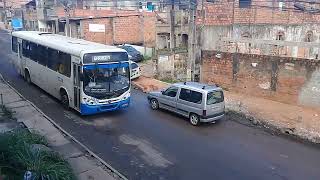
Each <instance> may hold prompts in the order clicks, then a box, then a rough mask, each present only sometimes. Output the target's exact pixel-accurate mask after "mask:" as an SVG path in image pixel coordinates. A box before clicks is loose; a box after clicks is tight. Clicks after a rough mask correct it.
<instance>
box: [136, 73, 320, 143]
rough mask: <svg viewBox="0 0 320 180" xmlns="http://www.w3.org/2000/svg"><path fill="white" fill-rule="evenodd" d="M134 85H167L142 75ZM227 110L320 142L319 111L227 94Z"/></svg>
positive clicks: (144, 87)
mask: <svg viewBox="0 0 320 180" xmlns="http://www.w3.org/2000/svg"><path fill="white" fill-rule="evenodd" d="M133 84H134V85H135V86H136V87H137V88H139V89H141V90H142V91H144V92H149V91H152V90H159V89H163V88H166V87H167V86H169V84H168V83H165V82H162V81H159V80H156V79H153V78H150V77H145V76H141V77H140V78H139V79H137V80H134V81H133ZM225 101H226V109H227V110H229V111H234V112H237V113H241V114H244V115H246V116H247V117H250V118H249V119H254V121H253V123H254V124H257V123H261V124H264V125H269V126H272V127H275V128H277V129H279V130H280V131H281V132H283V133H287V134H291V135H295V136H298V137H300V138H302V139H305V140H308V141H311V142H314V143H320V110H319V109H310V108H306V107H301V106H294V105H289V104H284V103H280V102H276V101H271V100H267V99H263V98H258V97H252V96H245V95H242V94H236V93H233V92H230V91H225Z"/></svg>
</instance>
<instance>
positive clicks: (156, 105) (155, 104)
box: [150, 99, 159, 110]
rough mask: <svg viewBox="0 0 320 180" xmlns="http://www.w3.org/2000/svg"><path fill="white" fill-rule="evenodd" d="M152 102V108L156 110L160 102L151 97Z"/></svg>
mask: <svg viewBox="0 0 320 180" xmlns="http://www.w3.org/2000/svg"><path fill="white" fill-rule="evenodd" d="M150 104H151V109H153V110H156V109H158V108H159V103H158V101H157V100H156V99H151V100H150Z"/></svg>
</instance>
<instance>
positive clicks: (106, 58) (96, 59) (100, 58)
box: [92, 55, 111, 62]
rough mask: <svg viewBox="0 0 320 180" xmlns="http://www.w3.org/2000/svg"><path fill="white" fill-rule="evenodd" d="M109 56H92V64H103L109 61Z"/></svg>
mask: <svg viewBox="0 0 320 180" xmlns="http://www.w3.org/2000/svg"><path fill="white" fill-rule="evenodd" d="M110 60H111V56H109V55H103V56H92V62H105V61H110Z"/></svg>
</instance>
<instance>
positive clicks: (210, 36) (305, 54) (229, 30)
mask: <svg viewBox="0 0 320 180" xmlns="http://www.w3.org/2000/svg"><path fill="white" fill-rule="evenodd" d="M319 29H320V25H319V24H303V25H290V26H286V25H250V26H249V25H234V26H205V27H203V28H202V30H201V32H200V47H201V49H202V50H219V51H227V52H228V51H229V50H230V48H232V46H235V44H232V43H229V42H225V41H223V39H224V38H225V37H226V38H232V39H233V40H234V41H237V40H241V39H253V40H255V42H256V43H238V44H237V48H238V50H239V52H242V53H254V54H262V55H271V54H274V45H272V44H266V43H259V41H261V40H270V41H274V40H276V38H277V36H278V34H279V33H281V34H282V35H283V40H282V41H285V42H287V47H285V48H282V49H281V52H280V55H283V56H287V57H296V58H313V59H316V58H317V57H318V56H319V54H320V53H319V47H318V46H314V47H303V46H301V47H298V46H292V44H291V43H290V42H303V43H306V40H307V36H308V34H310V33H311V42H312V43H320V40H319V37H320V30H319ZM247 36H249V37H247ZM261 42H262V41H261Z"/></svg>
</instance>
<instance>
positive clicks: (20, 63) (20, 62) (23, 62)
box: [17, 39, 26, 75]
mask: <svg viewBox="0 0 320 180" xmlns="http://www.w3.org/2000/svg"><path fill="white" fill-rule="evenodd" d="M17 61H18V62H17V66H18V67H19V71H20V74H21V75H24V68H25V66H26V60H25V59H24V58H23V57H22V40H21V39H18V60H17Z"/></svg>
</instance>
